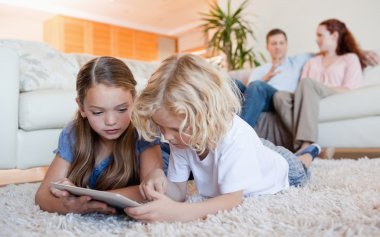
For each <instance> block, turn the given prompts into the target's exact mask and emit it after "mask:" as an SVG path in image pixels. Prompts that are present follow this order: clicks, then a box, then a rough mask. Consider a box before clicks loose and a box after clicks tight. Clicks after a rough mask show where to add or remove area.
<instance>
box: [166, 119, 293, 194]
mask: <svg viewBox="0 0 380 237" xmlns="http://www.w3.org/2000/svg"><path fill="white" fill-rule="evenodd" d="M170 153H171V154H170V162H169V168H168V179H169V180H170V181H172V182H185V181H187V180H188V178H189V175H190V171H191V172H192V173H193V176H194V181H195V183H196V185H197V188H198V192H199V194H200V195H202V196H205V197H216V196H219V195H221V194H225V193H231V192H236V191H239V190H244V195H248V194H250V195H265V194H274V193H277V192H279V191H282V190H285V189H288V188H289V179H288V171H289V166H288V163H287V161H286V160H285V158H283V157H282V156H281V155H280V154H279V153H277V152H275V151H273V150H271V149H270V148H268V147H266V146H264V145H263V144H262V142H261V140H260V138H259V137H258V136H257V134H256V132H255V131H254V130H253V128H252V127H251V126H250V125H248V124H247V123H246V122H245V121H244V120H242V119H241V118H240V117H239V116H237V115H236V116H235V117H234V119H233V122H232V125H231V129H230V130H229V132H228V133H227V134H226V135H225V136H224V137H223V138H222V140H221V141H220V142H219V144H218V145H217V147H216V149H215V151H210V152H209V154H208V155H207V156H206V157H205V158H204V159H203V160H200V159H199V157H198V155H197V153H196V151H194V150H192V149H190V148H187V149H180V148H177V147H175V146H172V145H171V146H170Z"/></svg>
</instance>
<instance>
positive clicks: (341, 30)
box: [319, 19, 367, 68]
mask: <svg viewBox="0 0 380 237" xmlns="http://www.w3.org/2000/svg"><path fill="white" fill-rule="evenodd" d="M319 25H324V26H325V27H326V29H327V30H328V31H329V32H330V33H331V34H332V33H334V32H337V33H338V35H339V36H338V43H337V47H336V54H337V55H343V54H346V53H354V54H356V55H357V56H358V57H359V60H360V65H361V66H362V68H365V67H366V66H367V65H366V63H365V61H364V57H363V54H362V53H361V50H360V48H359V45H358V43H357V42H356V40H355V37H354V36H353V35H352V33H351V32H350V30H348V28H347V26H346V24H344V23H343V22H341V21H339V20H337V19H328V20H325V21H322V22H321V23H320V24H319Z"/></svg>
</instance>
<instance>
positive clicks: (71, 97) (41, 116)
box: [19, 89, 77, 131]
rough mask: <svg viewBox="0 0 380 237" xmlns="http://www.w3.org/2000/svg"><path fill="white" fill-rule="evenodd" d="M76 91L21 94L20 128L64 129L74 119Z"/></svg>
mask: <svg viewBox="0 0 380 237" xmlns="http://www.w3.org/2000/svg"><path fill="white" fill-rule="evenodd" d="M75 97H76V92H75V91H74V90H57V89H55V90H53V89H52V90H36V91H30V92H24V93H21V94H20V101H19V127H20V128H21V129H23V130H26V131H34V130H39V129H54V128H62V127H64V126H65V125H66V124H67V123H68V122H69V121H70V120H72V119H73V118H74V115H75V111H76V110H77V104H76V102H75Z"/></svg>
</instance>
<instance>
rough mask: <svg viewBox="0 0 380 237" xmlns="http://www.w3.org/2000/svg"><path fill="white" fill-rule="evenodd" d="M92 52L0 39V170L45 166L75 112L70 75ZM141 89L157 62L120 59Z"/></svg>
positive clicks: (48, 162) (74, 72)
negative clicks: (66, 51) (67, 52)
mask: <svg viewBox="0 0 380 237" xmlns="http://www.w3.org/2000/svg"><path fill="white" fill-rule="evenodd" d="M94 57H95V56H93V55H85V54H64V53H60V52H58V51H57V50H55V49H53V48H51V47H49V46H48V45H46V44H43V43H39V42H30V41H20V40H0V72H1V86H0V95H1V100H0V108H1V116H0V169H14V168H17V169H26V168H32V167H38V166H46V165H49V164H50V162H51V161H52V159H53V157H54V154H53V150H54V149H55V148H56V147H57V142H58V137H59V133H60V131H61V129H62V127H64V126H65V124H67V122H69V121H70V120H71V119H72V118H73V117H74V114H75V111H76V108H77V106H76V103H75V96H76V93H75V79H76V74H77V72H78V71H79V68H80V67H81V66H82V65H83V64H84V63H85V62H87V61H88V60H90V59H92V58H94ZM123 61H124V62H125V63H126V64H127V65H128V66H129V67H130V69H131V71H132V72H133V75H134V76H135V79H136V80H137V82H138V86H137V87H138V89H140V88H142V87H143V86H144V85H145V84H146V81H147V80H148V79H149V77H150V74H151V73H152V72H153V71H154V70H155V69H156V67H157V66H158V63H157V62H153V63H147V62H139V61H134V60H127V59H125V60H124V59H123Z"/></svg>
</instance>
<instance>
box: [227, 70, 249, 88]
mask: <svg viewBox="0 0 380 237" xmlns="http://www.w3.org/2000/svg"><path fill="white" fill-rule="evenodd" d="M251 72H252V69H241V70H234V71H229V72H228V74H229V75H230V76H231V77H232V78H233V79H235V80H239V81H241V82H243V84H244V85H247V83H248V80H249V76H250V75H251Z"/></svg>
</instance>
